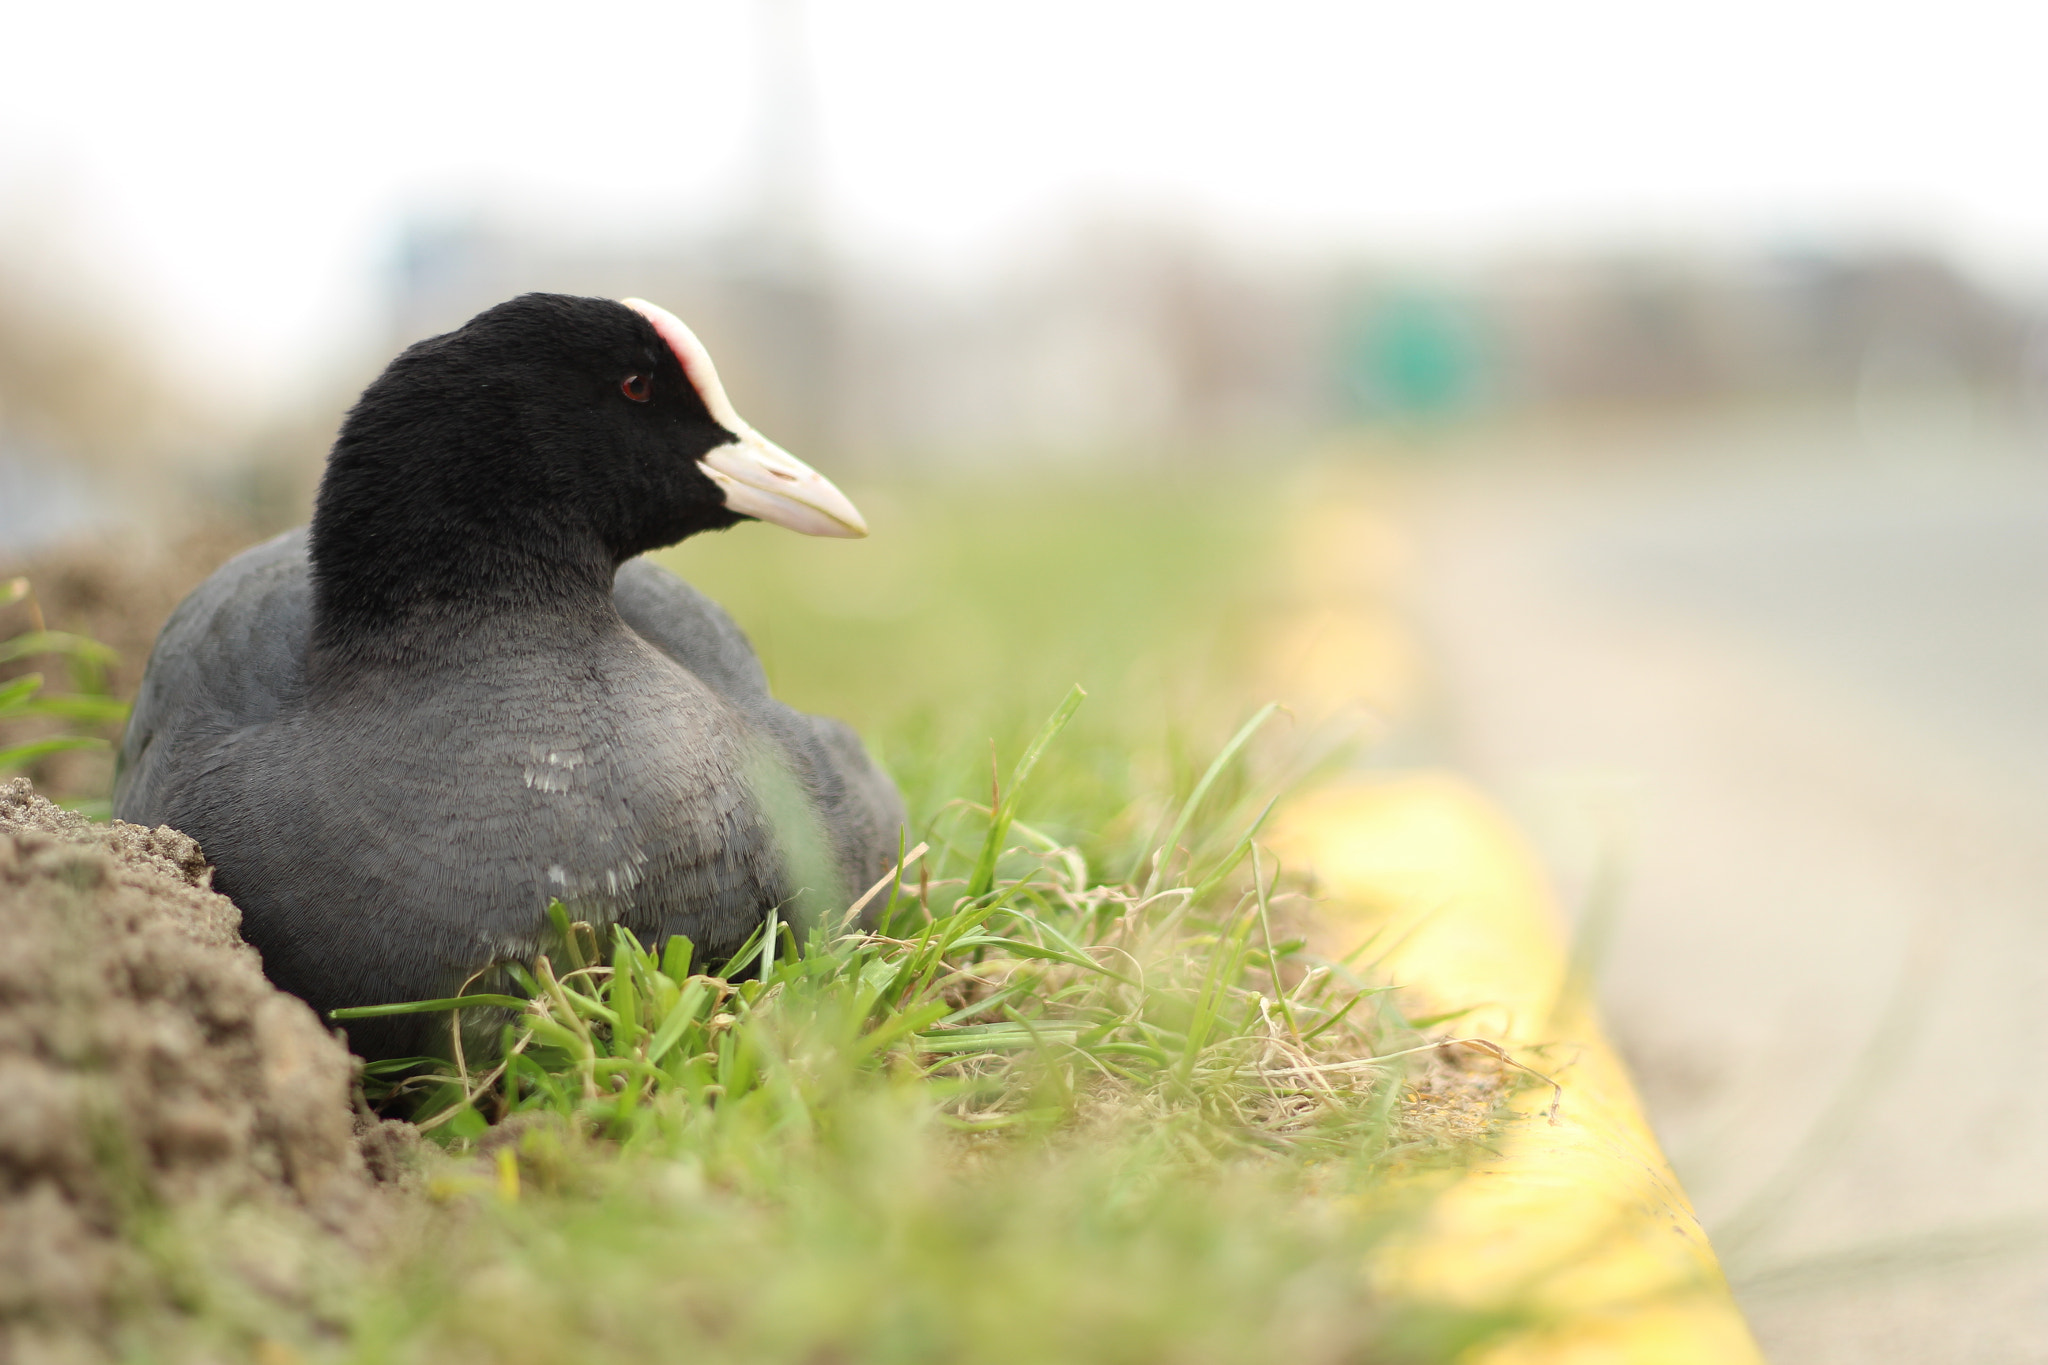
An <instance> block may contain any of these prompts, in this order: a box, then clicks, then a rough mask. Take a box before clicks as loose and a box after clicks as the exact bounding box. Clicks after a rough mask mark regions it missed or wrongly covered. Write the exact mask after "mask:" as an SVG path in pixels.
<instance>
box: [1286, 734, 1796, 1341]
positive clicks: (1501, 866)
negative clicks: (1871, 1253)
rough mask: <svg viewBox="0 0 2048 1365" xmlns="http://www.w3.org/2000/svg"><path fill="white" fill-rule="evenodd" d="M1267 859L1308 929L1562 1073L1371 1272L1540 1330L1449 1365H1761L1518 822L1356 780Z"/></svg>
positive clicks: (1418, 997)
mask: <svg viewBox="0 0 2048 1365" xmlns="http://www.w3.org/2000/svg"><path fill="white" fill-rule="evenodd" d="M1274 842H1275V844H1276V845H1277V847H1278V851H1279V852H1280V853H1281V856H1283V857H1285V858H1287V859H1289V861H1292V862H1296V863H1297V864H1298V865H1307V866H1312V867H1313V868H1314V869H1315V872H1316V875H1317V878H1318V880H1319V881H1320V883H1321V886H1322V890H1323V893H1324V894H1325V896H1326V897H1328V899H1327V901H1326V903H1325V904H1324V905H1323V906H1322V907H1321V924H1320V929H1321V931H1322V932H1323V933H1326V934H1327V935H1329V937H1330V939H1331V940H1332V941H1331V943H1330V944H1329V945H1328V946H1329V947H1331V948H1333V949H1335V950H1336V951H1337V952H1340V953H1341V952H1347V951H1349V950H1350V949H1351V948H1352V947H1355V946H1356V945H1358V944H1359V943H1361V942H1363V941H1365V940H1366V939H1367V938H1372V939H1373V940H1374V944H1373V946H1372V947H1369V948H1367V949H1366V954H1365V955H1366V957H1367V958H1368V959H1374V958H1377V960H1378V961H1379V964H1380V965H1379V968H1378V972H1379V973H1381V974H1384V975H1385V976H1386V977H1387V978H1388V979H1391V980H1393V981H1395V982H1398V983H1400V984H1402V985H1403V986H1404V987H1405V988H1407V989H1408V990H1409V991H1410V992H1411V993H1412V995H1413V996H1414V1001H1413V1002H1412V1003H1410V1004H1409V1006H1408V1008H1409V1009H1410V1011H1411V1013H1413V1012H1417V1011H1418V1009H1419V1008H1420V1007H1421V1003H1422V1002H1424V1001H1426V1002H1428V1007H1429V1008H1432V1009H1436V1008H1441V1009H1455V1008H1461V1007H1464V1006H1468V1005H1469V1006H1475V1007H1476V1008H1475V1009H1474V1011H1473V1013H1472V1014H1471V1015H1469V1016H1467V1017H1466V1018H1465V1019H1464V1020H1461V1021H1460V1023H1459V1024H1458V1025H1456V1026H1455V1027H1457V1028H1458V1029H1460V1030H1461V1031H1465V1032H1469V1033H1470V1034H1472V1035H1474V1036H1484V1037H1487V1038H1489V1039H1491V1040H1492V1041H1495V1042H1497V1043H1499V1044H1500V1045H1501V1046H1503V1047H1505V1048H1507V1049H1508V1050H1509V1051H1511V1052H1513V1053H1514V1054H1516V1056H1517V1057H1518V1058H1519V1059H1521V1060H1524V1061H1526V1062H1528V1063H1529V1064H1530V1065H1532V1066H1535V1067H1536V1068H1538V1069H1539V1070H1545V1071H1550V1072H1553V1073H1555V1074H1557V1076H1558V1079H1559V1081H1560V1082H1561V1083H1562V1085H1563V1087H1564V1098H1563V1104H1562V1106H1561V1108H1560V1110H1559V1112H1558V1116H1557V1120H1556V1122H1555V1123H1554V1124H1553V1123H1551V1122H1549V1121H1547V1120H1546V1118H1545V1116H1544V1111H1545V1110H1546V1109H1547V1107H1548V1106H1549V1104H1550V1100H1551V1092H1550V1090H1549V1088H1548V1087H1538V1088H1535V1089H1531V1090H1529V1091H1526V1092H1524V1093H1523V1094H1522V1095H1521V1096H1520V1098H1519V1099H1518V1100H1517V1101H1516V1106H1515V1107H1516V1110H1517V1113H1518V1115H1519V1117H1517V1118H1515V1119H1513V1120H1511V1121H1510V1122H1509V1124H1508V1126H1507V1128H1506V1130H1505V1132H1504V1134H1503V1137H1502V1140H1501V1142H1500V1143H1499V1144H1498V1151H1499V1156H1498V1157H1497V1158H1489V1159H1487V1160H1484V1161H1482V1162H1480V1163H1479V1164H1477V1165H1475V1166H1474V1167H1472V1168H1471V1169H1470V1171H1469V1172H1468V1173H1466V1174H1464V1175H1463V1176H1461V1177H1460V1178H1459V1179H1458V1180H1457V1181H1456V1182H1455V1183H1454V1184H1452V1185H1451V1186H1450V1187H1449V1188H1448V1189H1447V1190H1446V1191H1445V1192H1444V1193H1443V1194H1442V1195H1441V1196H1440V1197H1438V1198H1437V1199H1436V1200H1435V1201H1434V1203H1433V1204H1432V1206H1431V1209H1430V1213H1429V1216H1428V1219H1427V1221H1426V1222H1425V1224H1424V1225H1423V1227H1422V1229H1421V1230H1420V1231H1419V1232H1417V1233H1416V1234H1414V1235H1413V1236H1411V1237H1408V1238H1406V1239H1404V1240H1403V1241H1402V1242H1401V1243H1399V1244H1398V1245H1397V1246H1395V1247H1394V1248H1393V1249H1392V1250H1390V1251H1389V1252H1388V1253H1387V1254H1386V1255H1385V1256H1384V1257H1383V1258H1382V1260H1381V1262H1380V1264H1378V1265H1376V1266H1375V1274H1376V1275H1377V1276H1378V1278H1379V1279H1380V1280H1381V1282H1382V1283H1384V1284H1385V1285H1386V1286H1387V1287H1388V1288H1389V1289H1391V1290H1396V1291H1399V1292H1401V1293H1403V1294H1404V1295H1414V1296H1417V1297H1421V1298H1426V1299H1429V1300H1433V1301H1436V1302H1442V1303H1448V1304H1456V1305H1459V1306H1463V1307H1471V1308H1481V1309H1486V1308H1500V1309H1513V1310H1522V1311H1527V1312H1529V1313H1531V1314H1532V1316H1533V1320H1534V1323H1535V1325H1534V1326H1532V1327H1530V1328H1529V1329H1527V1330H1525V1331H1522V1332H1521V1333H1519V1334H1517V1335H1515V1336H1514V1337H1512V1338H1511V1339H1509V1340H1507V1341H1506V1342H1505V1343H1501V1344H1497V1345H1494V1346H1491V1347H1488V1348H1485V1349H1483V1350H1481V1351H1480V1352H1478V1353H1477V1354H1475V1355H1472V1356H1470V1357H1468V1358H1467V1360H1466V1362H1464V1365H1609V1362H1615V1363H1619V1362H1630V1363H1631V1365H1634V1363H1635V1362H1645V1363H1647V1365H1709V1363H1711V1365H1748V1363H1749V1362H1761V1360H1762V1356H1761V1355H1760V1354H1759V1353H1758V1351H1757V1347H1756V1343H1755V1341H1754V1339H1753V1338H1752V1337H1751V1336H1750V1332H1749V1328H1748V1325H1747V1324H1746V1323H1745V1322H1744V1321H1743V1319H1742V1315H1741V1313H1740V1312H1739V1310H1737V1308H1736V1307H1735V1302H1734V1300H1733V1299H1732V1298H1731V1297H1730V1295H1729V1292H1728V1286H1727V1282H1726V1281H1725V1279H1724V1278H1723V1276H1722V1274H1721V1269H1720V1266H1719V1264H1718V1263H1717V1262H1716V1261H1715V1259H1714V1253H1713V1249H1712V1248H1711V1247H1710V1246H1709V1245H1708V1244H1707V1239H1706V1236H1705V1234H1704V1233H1703V1232H1702V1231H1701V1230H1700V1226H1699V1221H1698V1219H1697V1218H1696V1217H1695V1216H1694V1214H1693V1211H1692V1206H1691V1204H1690V1203H1689V1202H1688V1201H1687V1200H1686V1197H1685V1192H1684V1191H1683V1190H1682V1189H1680V1188H1679V1185H1678V1181H1677V1179H1676V1178H1675V1177H1674V1176H1673V1175H1672V1173H1671V1168H1670V1165H1669V1164H1668V1163H1667V1162H1666V1161H1665V1159H1664V1155H1663V1152H1662V1151H1661V1150H1660V1149H1659V1148H1658V1146H1657V1140H1656V1138H1655V1137H1654V1136H1653V1135H1652V1133H1651V1131H1650V1127H1649V1125H1648V1123H1646V1122H1645V1121H1644V1119H1643V1114H1642V1108H1641V1106H1640V1104H1639V1103H1638V1102H1637V1100H1636V1094H1635V1088H1634V1087H1633V1085H1631V1084H1630V1082H1629V1078H1628V1073H1627V1071H1626V1070H1625V1069H1624V1068H1623V1066H1622V1064H1621V1061H1620V1059H1619V1058H1618V1057H1617V1056H1616V1055H1615V1053H1614V1050H1613V1048H1612V1047H1610V1046H1609V1045H1608V1043H1607V1041H1606V1039H1605V1038H1604V1037H1603V1036H1602V1035H1601V1032H1600V1028H1599V1024H1598V1021H1597V1020H1596V1019H1595V1017H1594V1015H1593V1012H1592V1011H1591V1009H1590V1008H1588V1007H1587V1006H1585V1005H1584V1004H1583V1003H1574V1002H1572V1001H1569V1000H1567V1001H1565V1002H1564V1006H1563V1007H1562V1008H1560V1007H1559V1000H1560V994H1561V992H1563V991H1564V990H1565V989H1566V987H1567V981H1566V975H1567V959H1566V953H1565V949H1564V942H1563V935H1562V933H1561V930H1560V927H1559V924H1558V919H1557V916H1556V912H1555V909H1554V907H1553V905H1552V903H1551V900H1550V895H1549V891H1548V889H1547V887H1546V884H1545V881H1544V878H1543V876H1542V874H1541V872H1540V871H1539V869H1538V867H1537V865H1536V863H1535V861H1534V859H1533V857H1532V856H1531V854H1530V853H1529V851H1528V850H1527V848H1526V847H1525V846H1524V844H1523V842H1522V840H1521V838H1520V836H1519V835H1518V833H1517V832H1516V830H1515V829H1514V828H1513V826H1512V825H1511V824H1510V823H1509V822H1508V821H1507V820H1506V819H1505V818H1504V817H1503V816H1502V815H1501V814H1500V813H1499V812H1498V811H1497V810H1496V809H1495V808H1494V807H1493V806H1492V804H1491V803H1490V802H1488V801H1487V800H1486V799H1485V798H1484V797H1482V796H1481V795H1479V794H1478V793H1477V792H1476V791H1475V790H1473V789H1472V788H1471V787H1470V786H1469V785H1468V784H1466V783H1465V782H1463V781H1461V780H1460V779H1458V778H1456V777H1453V776H1451V775H1449V774H1444V773H1418V774H1409V775H1405V776H1400V777H1392V778H1382V779H1375V780H1359V781H1354V782H1350V783H1347V784H1345V785H1343V786H1339V787H1336V788H1332V789H1329V790H1326V791H1323V792H1320V793H1318V794H1316V795H1314V796H1312V797H1310V798H1308V799H1305V800H1303V801H1301V802H1299V803H1297V804H1296V805H1295V806H1294V808H1293V809H1292V810H1291V811H1290V812H1288V813H1287V815H1286V817H1285V818H1284V819H1283V821H1282V823H1281V825H1280V826H1279V828H1278V829H1277V831H1276V838H1275V841H1274Z"/></svg>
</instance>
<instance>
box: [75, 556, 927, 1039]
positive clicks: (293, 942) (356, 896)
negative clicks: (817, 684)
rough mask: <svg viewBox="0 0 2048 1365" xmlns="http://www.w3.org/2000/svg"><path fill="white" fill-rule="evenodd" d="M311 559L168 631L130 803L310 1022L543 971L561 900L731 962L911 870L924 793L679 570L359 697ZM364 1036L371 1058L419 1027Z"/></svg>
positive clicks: (235, 570) (149, 687)
mask: <svg viewBox="0 0 2048 1365" xmlns="http://www.w3.org/2000/svg"><path fill="white" fill-rule="evenodd" d="M306 547H307V542H306V534H305V532H304V531H303V530H301V531H296V532H291V533H288V534H286V535H284V536H280V537H278V538H277V539H275V540H272V541H269V542H267V543H266V544H263V545H259V546H257V547H256V548H254V549H251V550H249V551H246V552H245V553H243V554H241V555H239V556H237V557H236V558H235V559H233V560H231V561H230V562H229V563H228V564H226V565H225V566H223V567H222V568H221V569H220V570H219V571H218V572H217V573H215V574H214V575H213V577H211V578H210V579H208V580H207V581H206V582H205V583H204V584H202V585H201V586H200V587H199V588H198V589H197V590H196V591H195V592H193V594H192V595H191V596H190V597H188V598H187V599H186V600H185V602H184V603H183V604H182V605H181V606H180V607H179V608H178V610H177V611H176V612H175V613H174V614H173V615H172V617H171V619H170V621H169V622H168V623H167V624H166V625H165V627H164V630H163V633H162V635H161V636H160V637H159V639H158V641H157V645H156V649H155V652H154V654H153V655H152V657H151V660H150V665H149V669H148V673H147V676H146V678H145V680H144V683H143V687H142V692H141V695H140V696H139V697H138V699H137V701H136V706H135V712H134V715H133V718H132V719H131V721H130V724H129V728H128V733H127V738H126V741H125V743H124V745H123V749H122V755H121V759H122V766H121V776H120V779H119V782H118V785H117V788H116V792H115V800H114V813H115V814H116V815H118V816H119V817H120V818H122V819H124V820H130V821H134V822H136V823H139V824H145V825H155V824H168V825H171V826H174V827H175V828H177V829H180V830H183V831H184V832H185V833H187V834H190V835H191V836H193V837H194V838H196V839H197V840H198V841H199V843H200V846H201V847H202V848H203V849H204V850H205V852H206V854H207V856H208V857H209V859H211V860H212V862H213V863H214V864H215V866H216V868H217V869H218V873H217V884H218V885H219V887H220V889H221V890H223V891H225V892H226V893H227V894H228V895H229V896H230V897H232V898H233V899H234V900H235V901H236V903H237V904H238V905H239V906H240V907H241V910H242V914H243V917H244V933H245V936H246V937H247V938H248V939H249V940H250V941H251V942H252V943H254V944H255V945H256V946H257V948H258V949H259V950H260V951H261V952H262V954H263V958H264V964H265V968H266V970H267V971H268V972H269V973H270V975H271V977H272V978H273V979H274V980H276V981H277V982H278V983H279V984H280V985H282V986H284V987H285V988H287V989H290V990H294V991H296V992H297V993H299V994H301V995H303V996H305V997H306V998H307V999H308V1000H309V1002H310V1003H311V1004H313V1005H314V1006H315V1008H317V1009H322V1010H326V1009H332V1008H336V1007H339V1006H341V1005H354V1004H373V1003H384V1002H391V1001H401V1000H411V999H421V998H429V997H433V996H436V995H442V994H448V993H452V992H453V990H454V989H455V988H456V987H457V986H459V985H460V984H461V983H462V981H463V980H464V979H465V978H466V977H468V976H470V975H471V974H472V973H474V972H475V971H476V970H478V968H479V967H480V966H483V965H486V964H488V963H491V962H497V961H504V960H507V959H511V960H523V959H529V958H530V957H531V955H532V954H533V953H534V951H535V950H536V949H537V948H538V947H539V946H540V944H541V942H542V938H543V935H544V933H545V929H546V913H545V911H546V906H547V904H548V902H549V901H550V900H551V899H560V900H562V901H563V902H565V903H566V904H567V905H568V906H569V907H570V909H571V911H572V915H573V917H575V918H581V919H587V920H590V921H592V922H593V923H599V924H604V923H622V924H624V925H626V926H628V927H630V928H631V929H633V930H634V931H635V932H636V933H638V934H639V935H640V936H641V937H642V939H643V940H646V941H649V942H653V941H658V940H661V939H665V938H667V937H668V936H670V935H673V934H684V935H687V936H688V937H689V938H690V939H692V940H693V941H694V942H695V943H696V944H697V945H698V947H699V949H700V950H701V952H702V953H703V954H704V955H705V956H708V957H712V958H716V957H718V956H720V955H722V954H724V953H728V952H730V951H732V950H734V949H735V948H737V947H738V946H739V944H740V943H741V942H743V941H744V940H745V938H746V937H747V936H748V935H749V934H750V933H751V932H753V930H754V928H755V927H756V926H757V925H758V924H760V922H761V921H762V919H763V917H764V915H765V913H766V911H767V910H768V908H769V907H771V906H773V905H776V904H778V903H784V902H788V901H790V900H791V899H792V898H795V897H799V896H801V901H802V904H803V907H804V908H805V909H807V910H808V911H809V912H811V913H816V912H819V911H823V910H827V909H830V908H834V907H838V906H844V905H845V904H846V898H847V897H848V896H849V895H850V894H857V893H858V892H859V891H860V890H863V889H865V888H866V886H867V885H868V884H870V883H871V882H872V881H873V880H874V879H875V878H876V877H879V876H880V875H881V874H882V873H883V872H884V871H886V870H887V868H888V866H889V864H890V862H891V861H892V859H893V857H894V854H895V851H896V837H897V830H898V828H899V827H900V825H901V822H902V818H903V813H902V805H901V801H900V798H898V796H897V795H896V792H895V789H894V787H893V786H892V785H891V784H890V783H889V781H888V779H887V778H886V777H884V776H883V775H882V774H881V773H879V772H878V771H877V770H876V769H875V767H874V766H873V764H872V763H871V762H870V761H869V759H868V757H867V755H866V753H865V751H864V750H863V749H862V747H861V745H860V742H859V740H858V739H857V738H855V737H854V735H853V734H852V732H851V731H850V730H848V729H847V728H846V727H845V726H843V725H841V724H839V723H838V722H836V721H830V720H825V719H821V718H817V717H812V716H807V715H803V714H801V713H799V712H796V711H793V710H791V709H790V708H788V707H786V706H783V705H782V704H781V703H779V702H777V701H776V700H775V699H774V698H773V697H772V696H771V695H770V693H769V690H768V684H767V679H766V677H765V675H764V674H763V672H762V669H761V665H760V662H759V661H758V660H757V659H756V658H755V656H754V652H753V650H752V648H751V647H750V646H749V645H748V643H747V640H746V638H745V636H744V635H742V634H741V632H740V630H739V629H738V627H737V626H735V625H734V624H733V622H732V620H731V619H730V618H729V617H728V616H727V615H726V614H725V613H724V612H723V611H721V610H720V609H719V608H718V607H717V606H716V605H715V604H713V603H712V602H711V601H709V600H708V599H707V598H705V597H704V596H702V595H701V594H699V593H698V592H696V590H694V589H693V588H691V587H690V586H689V585H688V584H686V583H684V582H683V581H682V580H681V579H679V578H676V577H675V576H674V575H672V574H670V573H668V572H666V571H665V570H663V569H660V568H658V567H656V566H655V565H653V564H651V563H648V562H647V561H645V560H638V559H636V560H629V561H628V562H627V563H626V564H625V565H624V566H623V567H622V568H621V569H620V570H619V572H618V575H617V578H616V580H615V584H614V592H613V601H614V604H615V606H616V607H617V613H616V616H613V615H611V614H610V613H603V614H602V616H603V619H601V620H593V619H590V618H589V616H588V615H585V616H582V617H576V616H565V617H564V618H563V619H562V620H561V621H560V622H556V621H554V620H552V619H544V620H536V619H533V618H524V619H520V620H516V621H510V622H508V621H506V620H504V619H503V618H499V617H489V618H483V619H480V620H475V621H471V622H469V623H467V624H466V625H463V626H461V627H459V628H458V627H451V628H450V629H448V630H447V631H445V632H440V633H434V634H431V635H428V634H425V633H423V634H422V636H421V638H419V639H418V640H416V641H415V642H414V644H415V645H416V647H415V648H412V649H410V650H405V651H400V652H399V653H397V654H394V655H391V656H389V657H387V658H385V659H384V660H383V661H382V662H379V663H375V664H365V665H363V666H360V667H356V668H353V669H352V670H350V671H349V672H347V674H346V675H345V679H344V682H345V685H336V684H335V683H333V682H331V681H321V680H319V679H312V680H309V677H308V668H307V657H308V648H309V643H310V637H311V635H312V629H313V586H312V582H311V580H310V577H309V572H308V563H307V548H306ZM356 1032H360V1033H364V1034H365V1036H366V1038H368V1040H369V1041H370V1042H371V1043H372V1047H370V1048H367V1049H359V1050H365V1051H370V1052H372V1053H373V1055H374V1054H375V1053H383V1054H385V1055H391V1054H392V1053H394V1052H399V1051H404V1050H408V1048H411V1049H413V1050H417V1048H418V1046H420V1045H421V1041H422V1039H423V1038H424V1034H423V1033H422V1031H421V1030H420V1029H418V1028H417V1026H415V1025H413V1024H412V1023H410V1022H404V1023H401V1022H398V1021H393V1022H392V1023H391V1024H390V1025H389V1026H388V1027H384V1026H380V1027H379V1028H377V1029H374V1030H367V1031H365V1030H361V1029H358V1030H356ZM387 1034H388V1036H384V1035H387ZM371 1035H375V1036H371Z"/></svg>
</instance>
